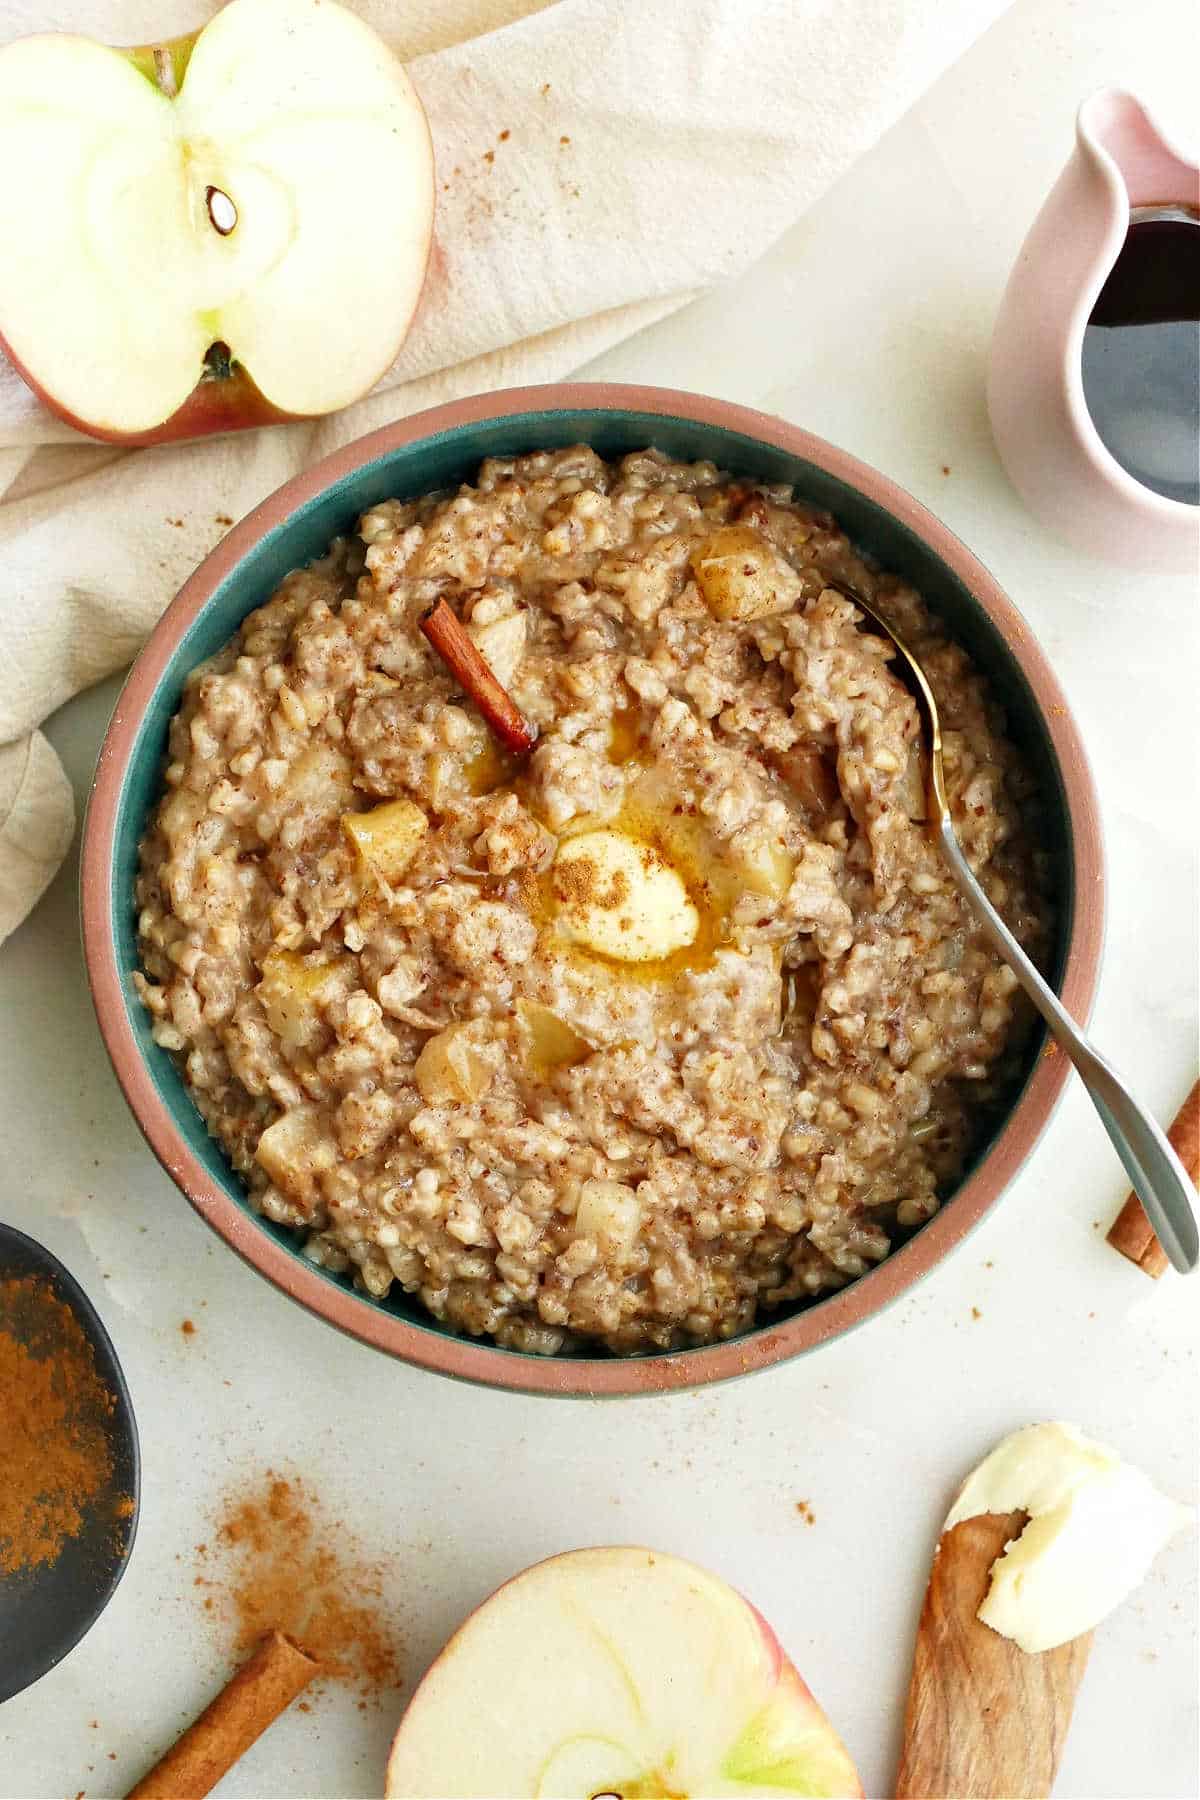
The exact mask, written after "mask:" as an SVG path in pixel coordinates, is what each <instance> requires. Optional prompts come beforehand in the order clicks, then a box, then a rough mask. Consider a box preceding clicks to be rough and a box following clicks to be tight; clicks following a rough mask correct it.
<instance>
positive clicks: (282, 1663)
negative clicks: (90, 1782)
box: [128, 1631, 320, 1800]
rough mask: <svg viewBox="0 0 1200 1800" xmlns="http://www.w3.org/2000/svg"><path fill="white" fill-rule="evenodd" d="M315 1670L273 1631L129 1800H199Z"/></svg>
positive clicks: (299, 1651)
mask: <svg viewBox="0 0 1200 1800" xmlns="http://www.w3.org/2000/svg"><path fill="white" fill-rule="evenodd" d="M319 1668H320V1664H319V1663H317V1662H315V1661H314V1660H313V1658H312V1657H311V1656H309V1654H308V1652H307V1651H305V1650H302V1649H301V1648H300V1646H299V1644H297V1643H295V1642H294V1641H293V1640H292V1639H291V1638H289V1637H285V1636H284V1635H283V1633H282V1632H281V1631H273V1632H272V1633H271V1635H270V1636H269V1637H267V1638H264V1639H263V1641H262V1643H261V1644H260V1645H259V1647H258V1649H257V1650H256V1651H255V1652H254V1655H253V1656H252V1657H251V1658H250V1660H249V1662H247V1663H243V1664H242V1667H241V1668H240V1669H239V1670H238V1671H237V1674H236V1675H234V1677H233V1679H232V1680H231V1681H230V1682H229V1683H228V1684H227V1685H226V1686H225V1687H224V1688H223V1689H222V1690H221V1692H220V1693H219V1694H218V1695H217V1697H216V1699H215V1700H214V1701H212V1703H211V1704H210V1705H209V1706H206V1707H205V1709H204V1711H203V1712H202V1713H201V1714H200V1717H199V1718H198V1719H197V1720H196V1722H195V1724H194V1725H189V1726H188V1728H187V1730H186V1731H185V1732H184V1734H183V1736H182V1737H181V1738H180V1739H179V1741H178V1743H176V1744H175V1745H174V1746H173V1747H172V1748H171V1749H170V1750H168V1751H167V1754H166V1755H165V1756H164V1757H163V1758H162V1760H161V1761H160V1762H157V1763H155V1765H154V1767H153V1768H152V1769H151V1770H150V1773H149V1774H148V1775H143V1776H142V1779H141V1780H140V1781H139V1782H138V1784H137V1786H136V1787H134V1788H131V1789H130V1791H129V1796H128V1800H201V1796H202V1795H204V1794H208V1793H211V1792H212V1790H213V1788H214V1787H216V1785H217V1783H218V1781H220V1779H221V1777H222V1776H223V1775H224V1774H226V1773H227V1772H228V1770H230V1769H231V1768H232V1767H233V1765H234V1763H235V1762H237V1760H238V1758H239V1757H240V1756H244V1755H245V1754H246V1751H247V1750H248V1749H249V1748H250V1746H251V1744H253V1743H254V1742H255V1740H256V1739H257V1738H260V1737H261V1736H262V1734H263V1732H264V1731H265V1730H266V1729H267V1727H268V1725H271V1724H273V1723H274V1721H275V1720H276V1719H277V1718H278V1717H279V1715H280V1713H281V1712H283V1711H285V1709H286V1708H287V1707H289V1706H290V1705H291V1703H292V1701H293V1700H294V1699H295V1698H296V1695H297V1694H298V1693H300V1692H301V1690H302V1689H303V1688H306V1687H307V1686H308V1684H309V1682H310V1681H311V1680H312V1678H313V1676H314V1675H315V1674H316V1673H317V1671H318V1669H319Z"/></svg>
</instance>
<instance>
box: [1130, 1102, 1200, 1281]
mask: <svg viewBox="0 0 1200 1800" xmlns="http://www.w3.org/2000/svg"><path fill="white" fill-rule="evenodd" d="M1167 1137H1168V1138H1169V1139H1170V1141H1171V1148H1172V1149H1173V1150H1174V1152H1175V1154H1176V1156H1177V1157H1178V1158H1179V1160H1180V1162H1181V1163H1182V1164H1183V1166H1184V1168H1185V1169H1186V1170H1187V1172H1188V1175H1189V1176H1190V1177H1191V1179H1192V1181H1194V1182H1196V1183H1198V1184H1200V1081H1198V1082H1196V1084H1195V1086H1194V1087H1193V1089H1192V1091H1191V1093H1190V1094H1189V1095H1188V1097H1187V1099H1186V1100H1185V1101H1184V1103H1183V1105H1182V1106H1181V1107H1180V1109H1179V1111H1178V1113H1177V1114H1176V1115H1175V1123H1174V1124H1173V1125H1172V1127H1171V1129H1170V1131H1168V1133H1167ZM1108 1241H1109V1243H1110V1244H1111V1245H1112V1247H1113V1249H1114V1250H1119V1251H1120V1253H1121V1255H1122V1256H1127V1257H1128V1258H1129V1260H1130V1262H1131V1263H1136V1264H1137V1266H1138V1268H1139V1269H1141V1270H1142V1271H1143V1273H1144V1274H1146V1275H1149V1276H1150V1278H1151V1279H1152V1280H1153V1281H1157V1280H1158V1278H1159V1276H1160V1275H1161V1274H1162V1272H1163V1270H1164V1269H1165V1268H1167V1267H1168V1263H1167V1253H1166V1251H1165V1250H1164V1249H1163V1247H1162V1245H1161V1244H1160V1243H1159V1241H1158V1239H1157V1238H1156V1237H1155V1235H1154V1227H1153V1226H1152V1225H1151V1223H1150V1221H1149V1219H1148V1218H1147V1217H1146V1212H1145V1208H1144V1207H1143V1205H1142V1203H1141V1201H1140V1200H1139V1199H1138V1197H1137V1195H1136V1194H1130V1196H1129V1198H1128V1200H1126V1202H1125V1204H1124V1206H1123V1207H1122V1208H1121V1210H1120V1212H1119V1213H1118V1214H1117V1216H1116V1218H1115V1220H1114V1221H1113V1224H1112V1228H1111V1230H1110V1231H1109V1234H1108Z"/></svg>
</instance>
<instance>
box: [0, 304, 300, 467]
mask: <svg viewBox="0 0 1200 1800" xmlns="http://www.w3.org/2000/svg"><path fill="white" fill-rule="evenodd" d="M0 350H2V351H3V352H4V354H5V356H6V357H7V358H8V360H9V362H10V363H11V364H12V366H13V368H14V369H15V370H16V371H17V374H18V375H19V376H20V377H21V380H22V381H23V382H24V383H25V385H26V387H28V388H30V389H32V391H33V392H34V393H35V394H36V395H37V397H38V399H39V400H40V401H41V403H42V405H43V406H44V407H45V408H46V410H47V412H52V413H53V414H54V416H55V418H58V419H61V420H62V421H63V423H64V424H65V425H70V426H71V427H72V428H73V429H74V430H75V431H80V432H82V433H83V434H84V436H85V437H89V438H95V439H97V440H98V441H99V442H100V443H103V444H120V445H121V446H122V447H123V448H124V449H128V450H134V449H138V448H139V447H141V446H144V445H148V444H170V443H178V442H179V441H180V440H181V439H183V438H200V437H210V436H211V435H212V434H213V433H214V432H217V431H245V430H247V429H249V428H250V427H252V426H255V425H295V424H298V423H299V422H301V420H302V419H303V418H304V416H305V415H303V414H300V413H285V412H280V410H279V408H278V407H277V406H272V404H271V402H270V401H269V400H267V399H264V397H263V396H262V394H260V393H259V391H258V389H257V388H256V387H255V385H254V383H253V381H252V380H251V378H250V376H249V375H248V374H247V373H246V371H245V369H243V368H242V367H241V365H240V364H239V363H232V364H231V365H230V366H229V372H228V374H222V375H202V376H201V378H200V380H199V381H198V382H197V383H196V385H195V387H194V388H193V389H192V391H191V393H190V394H189V395H188V397H187V399H186V400H185V401H184V403H183V405H182V406H180V407H177V408H176V409H175V411H174V412H173V413H172V414H171V416H170V418H169V419H164V420H163V422H162V424H161V425H155V426H153V427H152V428H151V429H150V430H149V431H108V430H106V429H105V427H104V426H103V425H96V424H93V423H92V422H91V421H88V422H87V423H85V422H84V421H83V420H82V419H78V418H76V417H75V415H74V414H73V413H71V412H68V411H67V409H66V407H64V406H62V405H60V403H59V402H58V401H57V400H56V399H55V398H54V395H53V394H49V393H47V391H46V389H45V388H44V387H43V386H42V384H41V382H40V381H38V380H37V378H36V377H35V376H34V375H31V374H30V372H29V370H28V369H27V368H26V367H25V364H24V363H23V362H22V361H21V359H20V357H19V356H16V355H14V353H13V351H12V349H11V348H10V346H9V345H8V343H7V342H6V340H5V338H4V334H3V332H0Z"/></svg>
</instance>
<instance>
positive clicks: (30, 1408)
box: [0, 1275, 132, 1575]
mask: <svg viewBox="0 0 1200 1800" xmlns="http://www.w3.org/2000/svg"><path fill="white" fill-rule="evenodd" d="M115 1407H116V1398H115V1396H114V1395H113V1393H112V1390H111V1389H110V1388H109V1387H108V1385H107V1383H106V1382H104V1381H103V1380H102V1379H101V1376H100V1374H99V1373H98V1371H97V1369H96V1361H95V1356H94V1355H93V1352H92V1346H91V1343H90V1341H89V1339H88V1338H87V1336H86V1334H85V1333H84V1331H83V1329H82V1327H81V1326H80V1324H79V1321H78V1319H77V1318H76V1317H75V1314H74V1313H73V1312H72V1310H71V1308H70V1307H69V1306H68V1305H67V1304H66V1302H65V1301H63V1300H61V1299H60V1298H59V1296H58V1294H57V1293H56V1292H55V1290H54V1288H53V1287H52V1286H51V1284H50V1283H49V1282H48V1281H47V1280H46V1279H45V1277H44V1276H40V1275H24V1276H19V1277H18V1276H10V1277H8V1278H7V1279H5V1280H0V1573H3V1574H5V1575H13V1574H16V1573H18V1572H19V1571H20V1570H22V1569H32V1568H36V1567H38V1566H39V1565H41V1564H44V1563H50V1562H53V1561H54V1560H55V1559H56V1557H57V1556H58V1555H59V1554H60V1552H61V1551H62V1548H63V1546H64V1544H65V1543H66V1542H67V1540H68V1539H69V1538H74V1537H78V1535H79V1533H80V1532H81V1531H82V1530H83V1527H84V1523H85V1519H86V1516H87V1509H88V1506H89V1503H90V1502H91V1501H93V1500H94V1499H95V1498H96V1496H97V1495H98V1494H100V1493H101V1492H102V1491H103V1490H104V1489H105V1488H106V1487H107V1485H108V1483H109V1482H110V1481H111V1480H112V1474H113V1453H112V1442H111V1438H110V1435H109V1430H108V1422H109V1420H110V1419H111V1418H112V1415H113V1411H114V1408H115ZM130 1507H132V1502H130Z"/></svg>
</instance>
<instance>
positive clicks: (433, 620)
mask: <svg viewBox="0 0 1200 1800" xmlns="http://www.w3.org/2000/svg"><path fill="white" fill-rule="evenodd" d="M421 630H422V632H423V634H424V636H425V637H426V639H427V640H428V642H429V643H430V645H431V646H432V647H433V649H434V650H436V651H437V654H438V655H439V656H440V657H441V659H442V661H443V662H444V663H445V665H446V667H447V668H448V669H449V671H450V673H451V674H452V675H453V677H454V679H455V681H457V683H458V685H459V687H460V688H461V689H462V690H463V693H464V694H465V695H466V696H467V699H468V700H470V701H472V702H473V703H474V705H475V706H476V708H477V709H478V711H479V712H480V713H481V714H482V715H483V719H484V722H485V724H486V725H487V726H488V727H489V729H490V730H491V731H492V732H493V733H494V734H495V736H496V737H498V738H499V740H500V742H501V743H502V744H503V745H504V748H505V749H506V750H511V751H512V752H513V754H514V755H515V756H526V755H528V753H529V751H530V750H532V749H533V746H534V744H535V743H536V742H537V731H536V729H535V727H534V726H533V725H531V724H530V723H529V720H528V719H527V718H526V717H525V716H524V714H523V713H522V712H521V711H520V710H519V708H518V707H517V705H516V702H515V701H514V700H513V698H512V696H511V694H509V693H508V691H507V689H505V688H504V687H502V686H501V684H500V682H499V681H498V680H497V679H496V676H495V673H494V671H493V669H492V666H491V664H490V663H489V662H488V660H487V658H486V657H485V656H484V655H483V654H482V653H481V652H480V650H479V649H478V648H477V646H476V645H475V643H474V641H473V640H472V638H471V637H470V635H469V634H468V632H467V629H466V627H465V625H464V624H463V622H462V620H461V619H460V618H459V616H458V614H457V613H456V612H455V610H454V608H453V607H452V606H451V605H450V602H449V601H448V600H439V601H438V603H437V605H436V606H435V607H433V609H432V610H431V611H430V612H427V613H426V615H425V617H424V618H423V619H422V620H421Z"/></svg>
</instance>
